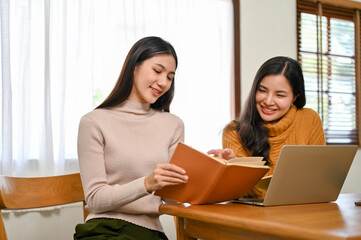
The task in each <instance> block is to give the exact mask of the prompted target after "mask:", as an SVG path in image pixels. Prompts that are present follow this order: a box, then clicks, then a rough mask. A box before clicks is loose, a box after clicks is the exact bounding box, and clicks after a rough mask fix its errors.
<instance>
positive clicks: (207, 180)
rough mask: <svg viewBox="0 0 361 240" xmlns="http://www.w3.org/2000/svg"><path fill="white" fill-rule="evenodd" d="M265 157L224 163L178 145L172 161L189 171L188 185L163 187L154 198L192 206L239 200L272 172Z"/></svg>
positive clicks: (246, 158)
mask: <svg viewBox="0 0 361 240" xmlns="http://www.w3.org/2000/svg"><path fill="white" fill-rule="evenodd" d="M262 159H263V158H262V157H243V158H235V159H231V160H228V161H226V160H222V159H219V158H215V157H213V156H210V155H207V154H204V153H202V152H200V151H197V150H196V149H193V148H191V147H189V146H187V145H185V144H184V143H178V145H177V148H176V150H175V152H174V154H173V156H172V158H171V160H170V163H173V164H175V165H177V166H179V167H181V168H183V169H184V170H185V171H186V174H187V175H188V177H189V179H188V182H187V183H185V184H180V185H176V186H168V187H164V188H162V189H160V190H158V191H156V192H155V195H157V196H161V197H163V198H166V199H170V200H174V201H178V202H182V203H190V204H208V203H218V202H224V201H229V200H233V199H236V198H240V197H242V196H243V195H245V194H246V193H248V192H249V191H250V190H251V189H252V188H253V187H254V186H255V185H256V184H257V183H258V182H259V181H260V180H261V179H262V177H263V176H264V175H265V174H266V172H267V171H268V170H269V167H268V166H265V165H264V161H262Z"/></svg>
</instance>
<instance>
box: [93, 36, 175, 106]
mask: <svg viewBox="0 0 361 240" xmlns="http://www.w3.org/2000/svg"><path fill="white" fill-rule="evenodd" d="M161 54H168V55H172V56H173V57H174V60H175V64H176V68H177V66H178V58H177V54H176V52H175V50H174V48H173V46H172V45H171V44H170V43H169V42H167V41H164V40H163V39H161V38H160V37H145V38H142V39H140V40H138V41H137V42H136V43H135V44H134V45H133V47H132V48H131V49H130V50H129V53H128V55H127V57H126V59H125V61H124V64H123V68H122V71H121V72H120V75H119V78H118V81H117V83H116V84H115V87H114V88H113V90H112V92H111V93H110V94H109V96H108V97H107V98H106V99H105V100H104V101H103V102H102V103H101V104H100V105H99V106H98V107H97V108H108V107H113V106H116V105H118V104H120V103H122V102H123V101H124V100H126V99H127V98H128V97H129V95H130V93H131V91H132V88H133V82H134V77H133V76H134V75H133V74H134V69H135V67H136V66H139V65H141V64H142V63H143V62H144V61H145V60H147V59H149V58H152V57H154V56H157V55H161ZM173 96H174V78H173V81H172V84H171V86H170V88H169V90H168V91H167V92H166V93H165V94H163V95H162V96H161V97H160V98H158V99H157V101H156V102H155V103H153V104H151V105H150V107H151V108H154V109H158V110H163V111H166V112H169V106H170V104H171V102H172V100H173Z"/></svg>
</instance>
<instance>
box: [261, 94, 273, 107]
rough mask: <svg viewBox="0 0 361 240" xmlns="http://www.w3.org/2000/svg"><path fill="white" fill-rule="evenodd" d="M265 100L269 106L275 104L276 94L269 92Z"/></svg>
mask: <svg viewBox="0 0 361 240" xmlns="http://www.w3.org/2000/svg"><path fill="white" fill-rule="evenodd" d="M263 102H264V103H265V104H266V105H267V106H271V105H273V104H274V96H273V94H267V96H266V97H265V98H264V100H263Z"/></svg>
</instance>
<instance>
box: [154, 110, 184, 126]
mask: <svg viewBox="0 0 361 240" xmlns="http://www.w3.org/2000/svg"><path fill="white" fill-rule="evenodd" d="M154 111H156V115H157V116H158V117H159V118H160V119H162V121H166V122H168V121H171V122H173V123H175V124H178V125H184V123H183V120H182V119H181V118H180V117H178V116H177V115H175V114H173V113H170V112H164V111H160V110H154Z"/></svg>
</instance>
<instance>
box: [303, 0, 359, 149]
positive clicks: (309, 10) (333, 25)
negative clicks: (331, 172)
mask: <svg viewBox="0 0 361 240" xmlns="http://www.w3.org/2000/svg"><path fill="white" fill-rule="evenodd" d="M297 35H298V60H299V62H300V64H301V66H302V69H303V72H304V77H305V88H306V99H307V104H306V107H309V108H312V109H314V110H315V111H317V112H318V113H319V115H320V117H321V119H322V123H323V128H324V130H325V135H326V143H327V144H358V145H359V144H360V129H359V128H360V110H359V105H360V96H359V95H360V90H357V89H360V86H359V85H360V54H361V53H360V10H359V9H356V8H348V7H341V6H333V5H330V4H325V3H322V2H318V1H317V2H316V1H309V0H298V1H297Z"/></svg>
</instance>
